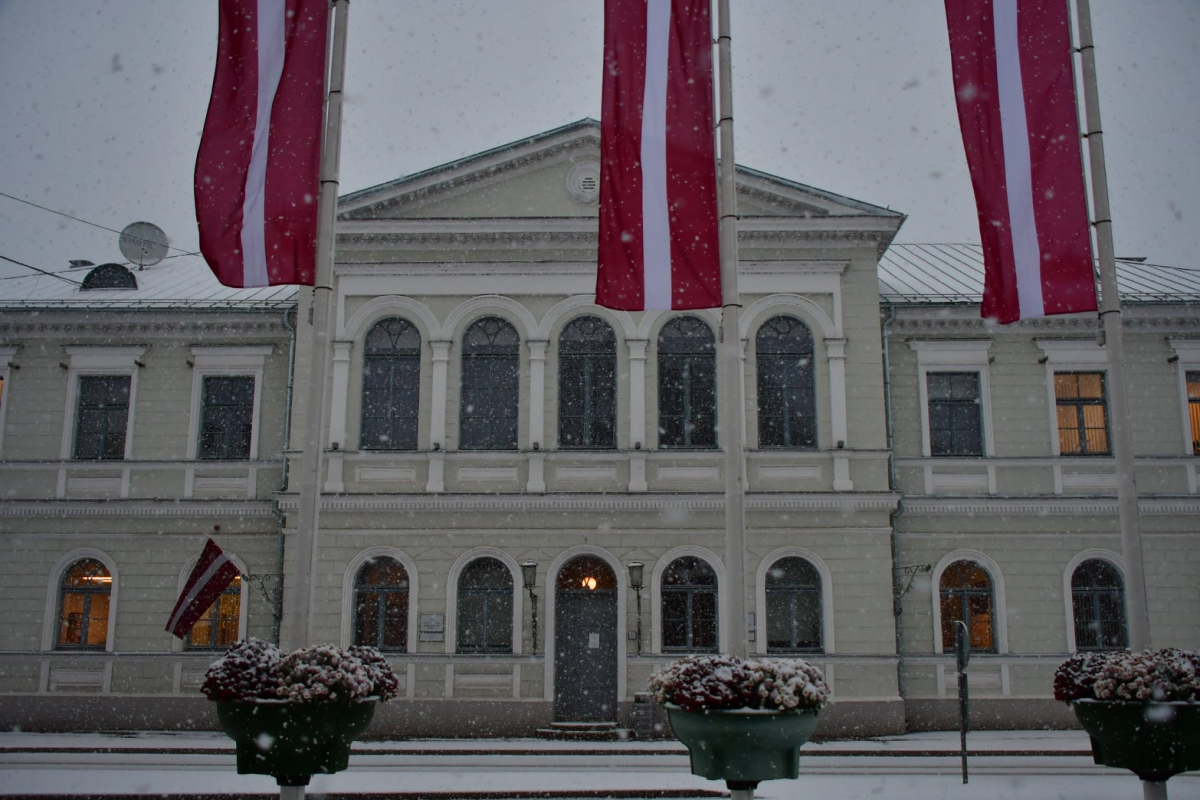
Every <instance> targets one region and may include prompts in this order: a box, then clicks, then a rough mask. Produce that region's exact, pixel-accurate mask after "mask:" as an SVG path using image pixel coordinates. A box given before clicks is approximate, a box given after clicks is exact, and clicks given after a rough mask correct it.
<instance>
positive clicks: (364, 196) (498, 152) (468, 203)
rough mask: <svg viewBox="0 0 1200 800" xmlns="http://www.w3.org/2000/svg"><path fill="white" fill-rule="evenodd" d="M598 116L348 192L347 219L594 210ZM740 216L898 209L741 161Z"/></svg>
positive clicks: (343, 208) (343, 210) (884, 213)
mask: <svg viewBox="0 0 1200 800" xmlns="http://www.w3.org/2000/svg"><path fill="white" fill-rule="evenodd" d="M599 166H600V123H599V122H597V121H596V120H593V119H583V120H580V121H578V122H574V123H572V124H570V125H565V126H563V127H561V128H556V129H554V130H551V131H547V132H545V133H542V134H538V135H537V136H532V137H530V138H528V139H522V140H520V141H517V142H513V143H511V144H507V145H503V146H501V147H497V148H494V149H492V150H487V151H485V152H482V153H478V154H476V155H473V156H468V157H466V158H463V159H459V160H458V161H453V162H450V163H449V164H444V165H442V166H439V167H434V168H433V169H429V170H425V171H424V172H419V173H416V174H414V175H409V176H407V177H404V178H400V179H397V180H394V181H390V182H388V183H384V184H380V185H378V186H374V187H371V188H369V189H363V190H361V191H358V192H354V193H352V194H348V195H345V196H343V197H342V198H341V199H340V201H339V212H338V216H339V218H340V219H343V220H381V221H382V220H422V219H460V220H461V219H492V220H497V219H504V218H514V219H517V218H519V219H530V218H572V217H574V218H580V217H594V216H596V215H597V214H598V213H599V204H598V202H597V194H598V176H599ZM738 214H739V216H741V217H783V218H797V217H799V218H812V217H839V216H855V217H862V216H880V217H895V218H897V219H899V218H901V217H902V215H901V214H899V213H898V212H895V211H891V210H888V209H884V208H880V207H879V206H874V205H870V204H869V203H863V202H860V201H857V200H852V199H850V198H847V197H842V196H840V195H836V194H833V193H830V192H825V191H823V190H820V189H814V188H812V187H809V186H804V185H803V184H799V183H795V182H792V181H788V180H784V179H782V178H778V177H776V176H773V175H769V174H767V173H765V172H759V171H757V170H752V169H748V168H746V167H740V166H739V167H738Z"/></svg>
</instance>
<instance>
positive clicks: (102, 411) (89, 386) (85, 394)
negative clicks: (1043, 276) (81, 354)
mask: <svg viewBox="0 0 1200 800" xmlns="http://www.w3.org/2000/svg"><path fill="white" fill-rule="evenodd" d="M131 381H132V379H131V378H130V376H128V375H81V376H80V377H79V409H78V418H77V420H76V425H75V458H77V459H86V460H101V461H109V460H121V459H123V458H125V430H126V426H127V425H128V423H129V389H130V384H131Z"/></svg>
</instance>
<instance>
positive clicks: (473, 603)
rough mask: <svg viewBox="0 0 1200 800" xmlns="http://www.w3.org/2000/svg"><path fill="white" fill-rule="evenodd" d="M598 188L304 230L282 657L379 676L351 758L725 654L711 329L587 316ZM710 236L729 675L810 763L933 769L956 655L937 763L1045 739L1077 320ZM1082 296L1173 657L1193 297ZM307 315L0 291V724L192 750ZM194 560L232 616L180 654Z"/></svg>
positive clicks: (1100, 553)
mask: <svg viewBox="0 0 1200 800" xmlns="http://www.w3.org/2000/svg"><path fill="white" fill-rule="evenodd" d="M598 158H599V126H598V125H597V124H596V123H595V122H593V121H590V120H584V121H581V122H579V123H575V124H572V125H568V126H565V127H563V128H560V129H557V130H553V131H550V132H548V133H545V134H542V135H539V136H536V137H533V138H531V139H527V140H524V141H521V142H517V143H514V144H511V145H507V146H504V147H500V148H497V149H495V150H492V151H488V152H485V153H482V154H479V155H477V156H472V157H470V158H466V159H463V160H460V161H457V162H454V163H451V164H447V165H444V166H442V167H438V168H435V169H432V170H429V171H427V172H423V173H418V174H416V175H412V176H409V177H406V178H403V179H400V180H396V181H393V182H390V183H386V184H382V185H380V186H377V187H374V188H372V189H368V190H364V191H361V192H357V193H354V194H351V195H347V196H345V197H343V198H342V200H341V204H340V215H339V221H338V243H337V257H336V265H335V275H334V286H333V288H334V292H333V296H334V303H335V310H334V314H333V320H334V332H333V340H334V341H333V345H332V351H333V360H332V369H331V371H330V375H329V380H328V381H327V385H326V403H325V405H326V408H327V412H326V414H325V418H324V419H323V420H322V429H323V431H324V435H325V441H324V452H323V467H322V473H321V487H322V500H321V512H320V533H319V539H318V550H317V553H318V558H317V569H316V578H317V580H316V584H315V586H314V589H313V601H312V625H313V630H314V639H315V640H316V641H331V642H335V643H339V644H342V645H349V644H353V643H356V642H359V643H368V644H373V645H375V646H377V647H379V648H380V649H381V650H383V651H384V652H385V653H386V654H387V655H388V657H389V659H390V660H391V662H392V663H393V665H394V667H395V668H396V670H397V672H398V673H399V675H400V676H401V681H402V684H403V689H402V692H401V697H400V698H399V699H398V700H396V701H394V702H393V703H390V704H388V705H387V706H385V707H384V708H383V709H381V713H380V714H379V715H378V716H377V722H376V726H377V727H376V730H377V731H378V732H380V733H393V734H398V735H500V734H504V735H530V734H532V733H533V732H534V731H535V730H537V729H539V728H546V727H550V726H551V725H552V724H553V723H557V724H558V726H559V728H560V729H567V730H570V729H571V728H572V727H573V726H580V725H593V726H604V725H609V726H611V725H613V724H616V725H621V726H628V725H629V724H630V720H631V716H632V715H633V713H634V707H635V705H637V704H635V702H634V699H635V695H636V694H637V693H638V692H640V691H642V690H643V688H644V687H645V684H646V680H647V678H648V676H649V675H650V673H651V672H652V671H653V670H654V669H655V668H656V667H657V666H659V665H661V664H663V663H665V662H666V661H668V660H670V659H671V658H674V657H676V656H677V655H678V654H682V653H705V652H717V651H719V650H722V649H725V647H726V642H725V640H724V636H725V632H726V631H727V629H728V624H727V619H726V602H725V601H726V599H727V597H726V595H727V592H726V584H727V576H726V573H725V567H724V565H723V561H724V559H723V552H724V551H723V547H724V546H723V537H724V512H723V483H722V477H721V472H722V468H723V458H722V454H721V450H720V447H721V446H722V436H721V431H720V430H719V426H718V425H717V414H716V402H717V400H716V398H717V397H718V393H717V384H718V382H719V381H721V380H723V377H722V376H720V374H719V372H720V370H719V369H718V365H717V360H716V346H717V337H718V333H719V325H718V323H719V312H716V311H712V312H710V311H702V312H688V313H666V312H647V313H625V312H614V311H610V310H607V309H603V308H599V307H597V306H595V305H594V304H593V303H592V291H593V288H594V281H595V231H596V213H597V202H596V201H597V190H598V175H599V171H598ZM738 202H739V208H738V210H739V215H740V217H741V220H740V223H739V241H738V250H739V261H740V275H741V277H740V289H741V296H742V302H743V313H742V331H741V345H742V353H743V369H742V373H743V390H744V396H745V406H746V415H745V418H744V426H745V434H746V442H747V452H746V474H747V480H748V495H747V499H746V509H747V511H746V516H747V521H746V528H747V534H746V537H747V553H746V574H745V575H744V576H743V581H744V586H745V591H746V608H747V610H748V611H749V622H750V628H751V631H752V645H753V647H752V649H754V650H755V651H756V652H758V653H769V654H789V653H790V654H801V655H802V656H803V657H805V658H807V659H809V660H810V661H812V662H813V663H815V664H816V665H818V666H819V667H820V668H821V669H822V671H823V672H824V674H825V676H826V678H827V680H828V681H829V683H830V685H831V686H832V688H833V691H834V698H835V702H834V703H833V704H832V705H831V707H830V708H829V709H828V710H827V712H825V713H824V714H823V715H822V726H823V732H825V733H826V734H829V735H834V734H840V733H861V734H866V733H886V732H895V731H900V730H903V729H905V727H906V726H907V727H910V728H912V727H916V728H920V727H939V726H946V725H950V724H952V723H953V719H954V716H953V715H954V713H955V709H956V703H955V701H954V699H953V698H954V680H953V657H952V656H951V655H949V654H948V653H949V646H948V645H949V642H950V639H949V638H948V636H952V633H950V632H951V631H952V630H953V627H954V622H955V621H958V620H962V621H963V622H965V623H967V626H968V629H969V631H970V637H971V643H972V646H973V649H974V650H975V652H976V655H975V657H973V660H972V663H971V679H972V695H973V699H974V701H975V704H976V708H977V709H978V711H979V719H978V720H977V722H978V723H981V724H990V725H998V726H1012V725H1024V724H1038V725H1041V724H1054V725H1060V724H1069V720H1068V718H1067V716H1066V715H1065V714H1064V713H1063V709H1061V708H1059V707H1058V706H1056V705H1055V704H1054V703H1053V702H1052V700H1051V699H1050V676H1051V675H1052V672H1053V668H1054V666H1056V665H1057V663H1059V662H1060V661H1061V660H1062V659H1063V658H1064V657H1065V655H1066V654H1067V653H1069V652H1072V651H1074V650H1077V649H1086V648H1102V647H1113V646H1120V645H1121V644H1122V643H1123V642H1124V638H1123V637H1124V621H1123V618H1122V616H1121V611H1120V608H1121V604H1122V597H1123V595H1122V592H1123V588H1122V587H1123V577H1122V574H1123V573H1122V570H1123V565H1122V563H1121V557H1120V545H1119V537H1118V533H1117V529H1116V503H1115V498H1114V496H1113V494H1114V493H1113V485H1114V484H1113V462H1112V459H1111V458H1110V457H1108V440H1107V437H1108V429H1107V425H1108V418H1107V410H1106V409H1107V406H1106V405H1105V394H1104V392H1105V390H1106V383H1105V371H1106V362H1105V361H1104V351H1103V349H1102V348H1101V347H1099V346H1098V345H1097V342H1096V324H1095V319H1094V317H1069V318H1055V319H1049V320H1044V321H1038V322H1034V323H1023V324H1019V325H1014V326H1009V327H1005V328H1001V327H997V326H994V325H988V324H986V323H984V322H982V321H980V320H979V319H978V302H979V287H980V285H981V277H982V276H981V263H980V261H981V259H980V255H979V252H978V248H972V247H968V246H945V245H941V246H916V245H893V244H892V239H893V237H894V235H895V233H896V231H897V230H898V229H899V227H900V225H901V223H902V222H903V216H902V215H901V214H898V213H896V212H894V211H890V210H887V209H884V208H880V207H877V206H873V205H870V204H867V203H863V202H859V201H856V200H851V199H849V198H846V197H842V196H839V195H836V194H832V193H829V192H825V191H821V190H817V189H814V188H811V187H808V186H804V185H801V184H797V183H793V182H791V181H787V180H783V179H781V178H778V177H775V176H771V175H766V174H763V173H760V172H755V171H753V170H749V169H739V173H738ZM1122 269H1123V279H1124V284H1123V290H1124V291H1125V292H1126V295H1127V297H1126V299H1127V301H1128V302H1129V305H1128V312H1127V316H1128V320H1129V321H1128V323H1127V327H1128V331H1129V339H1128V347H1129V350H1130V353H1131V375H1132V378H1133V380H1132V383H1133V386H1134V391H1135V393H1137V396H1136V397H1135V398H1134V408H1135V409H1137V410H1138V414H1137V415H1136V418H1135V421H1134V424H1135V442H1136V447H1137V451H1138V469H1139V472H1138V479H1139V484H1140V485H1141V489H1142V493H1143V500H1142V526H1143V530H1144V536H1145V543H1146V551H1147V563H1148V570H1147V571H1148V575H1149V584H1150V593H1151V596H1150V606H1151V613H1152V616H1153V621H1154V625H1155V628H1154V639H1155V643H1156V644H1162V645H1167V644H1171V645H1181V646H1195V643H1196V638H1197V634H1198V633H1200V623H1197V622H1196V618H1197V614H1196V612H1197V611H1198V610H1200V588H1198V586H1197V581H1196V578H1195V574H1196V566H1197V562H1200V545H1198V544H1197V541H1196V538H1195V537H1196V535H1197V529H1196V528H1197V525H1196V520H1197V519H1200V513H1198V512H1200V495H1198V488H1197V482H1198V475H1197V466H1198V465H1200V458H1198V457H1197V456H1196V453H1197V452H1200V450H1198V449H1197V445H1196V444H1195V441H1194V440H1195V439H1196V437H1197V432H1198V431H1200V411H1198V409H1200V316H1198V315H1197V312H1196V305H1195V303H1196V301H1197V300H1200V281H1197V280H1196V279H1195V278H1194V277H1192V274H1191V273H1187V272H1176V271H1171V270H1166V269H1163V268H1156V267H1151V266H1148V265H1144V264H1137V263H1132V262H1127V263H1124V264H1123V267H1122ZM80 284H82V285H80ZM310 302H311V293H310V292H309V291H308V290H302V291H296V290H294V289H288V288H276V289H270V290H259V291H250V290H246V291H234V290H226V289H221V288H220V287H218V286H217V285H216V284H215V282H214V281H213V279H212V278H211V277H210V275H209V273H208V271H207V269H206V268H205V267H203V265H202V264H200V263H199V261H198V259H195V258H180V259H173V260H172V259H168V260H167V261H164V262H163V263H162V264H159V265H156V266H154V267H150V268H147V269H144V270H141V271H129V270H127V269H125V268H123V267H120V266H117V265H102V266H101V267H98V268H95V269H90V270H79V271H75V272H69V273H66V274H64V275H63V276H62V278H58V279H56V278H49V277H44V276H37V277H29V278H21V279H16V280H10V281H6V282H3V285H2V286H0V310H2V314H3V316H2V318H0V380H3V392H4V393H3V395H2V402H0V486H2V487H3V489H2V492H0V547H2V548H3V558H2V559H0V575H2V579H3V581H4V585H5V587H6V599H7V603H6V606H7V611H8V613H7V614H6V615H5V617H4V618H3V620H0V723H2V724H4V725H7V726H10V727H11V726H20V727H22V728H24V729H62V728H103V727H107V728H120V727H147V726H149V727H206V726H211V725H212V724H213V715H212V714H211V712H210V711H209V709H208V706H207V703H206V701H204V700H203V699H202V698H200V696H199V695H198V693H197V691H196V689H197V687H198V685H199V683H200V681H201V679H202V676H203V672H204V669H205V668H206V666H207V664H208V663H209V661H211V660H212V658H213V657H214V653H216V652H219V650H220V649H221V648H222V647H224V646H226V645H227V644H228V643H230V642H232V641H235V640H237V639H238V638H243V637H245V636H248V635H252V636H258V637H260V638H271V637H273V636H275V635H277V633H278V624H279V620H280V615H279V606H278V604H277V603H276V600H277V593H276V592H275V591H274V590H275V589H276V588H277V586H278V577H279V576H280V575H283V576H284V579H283V583H284V585H285V587H286V585H287V583H288V582H289V580H294V579H293V577H292V575H293V566H292V564H293V560H294V558H293V557H294V553H293V550H294V541H295V534H296V523H297V518H298V511H297V509H298V497H297V494H296V486H297V485H298V478H297V477H296V473H295V472H294V470H298V468H299V465H300V460H301V453H300V452H299V449H298V445H297V443H298V442H299V441H300V440H301V437H300V436H299V435H298V432H301V431H303V430H304V427H305V424H306V422H305V420H306V414H307V411H308V409H307V408H306V392H305V391H303V390H304V389H305V387H306V386H307V372H308V370H307V364H308V361H309V348H310V345H311V340H312V335H311V333H312V332H311V328H310V327H309V321H308V320H309V307H310ZM1189 415H1190V416H1189ZM209 536H211V537H212V538H214V539H215V540H216V541H217V542H218V543H219V544H220V545H221V546H222V547H223V548H225V550H226V551H227V552H229V553H231V554H232V555H233V556H234V557H235V559H237V562H238V564H239V566H241V567H242V569H243V572H244V573H245V576H246V578H245V579H243V580H242V581H239V582H238V583H236V584H235V585H234V586H233V587H231V589H230V590H229V592H228V593H227V594H226V595H225V596H223V597H222V598H221V600H220V601H219V602H218V603H217V604H216V605H215V606H214V607H213V609H212V610H211V611H210V612H209V615H208V616H207V617H206V618H205V619H204V620H202V621H201V623H199V624H198V625H197V627H196V628H195V629H193V632H192V634H191V636H190V637H189V640H188V641H187V642H180V641H178V640H176V639H175V638H174V637H172V636H171V635H170V634H168V633H166V632H165V631H164V630H163V628H164V626H165V624H166V620H167V616H168V614H169V612H170V609H171V607H172V605H173V604H174V601H175V598H176V596H177V593H178V591H179V588H180V586H181V583H182V581H183V580H184V578H185V576H186V575H187V574H188V571H189V570H190V567H191V564H192V563H193V561H194V559H195V558H196V557H197V555H198V554H199V552H200V549H201V547H202V545H203V542H204V539H205V538H206V537H209ZM286 602H287V595H286V593H284V596H283V603H286Z"/></svg>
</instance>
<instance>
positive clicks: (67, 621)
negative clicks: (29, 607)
mask: <svg viewBox="0 0 1200 800" xmlns="http://www.w3.org/2000/svg"><path fill="white" fill-rule="evenodd" d="M111 596H112V575H111V574H109V571H108V568H107V567H105V566H104V565H103V564H101V563H100V562H99V561H96V560H95V559H92V558H85V559H81V560H79V561H76V562H75V563H74V564H72V565H71V566H70V567H68V568H67V570H66V571H65V572H64V573H63V577H62V584H61V589H60V591H59V610H58V647H59V649H63V650H66V649H72V650H75V649H81V650H103V649H104V647H105V645H106V644H108V613H109V598H110V597H111Z"/></svg>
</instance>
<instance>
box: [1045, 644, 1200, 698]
mask: <svg viewBox="0 0 1200 800" xmlns="http://www.w3.org/2000/svg"><path fill="white" fill-rule="evenodd" d="M1054 698H1055V699H1056V700H1061V701H1062V702H1064V703H1069V702H1071V701H1072V700H1127V701H1133V702H1138V701H1156V702H1160V703H1171V702H1183V703H1200V650H1197V651H1188V650H1179V649H1177V648H1173V647H1168V648H1166V649H1164V650H1159V651H1158V652H1157V653H1155V652H1151V651H1150V650H1146V651H1144V652H1141V653H1130V652H1126V651H1124V650H1116V651H1110V652H1100V653H1076V654H1075V655H1073V656H1071V657H1070V658H1069V659H1067V660H1066V661H1065V662H1063V664H1062V665H1061V666H1060V667H1059V668H1058V671H1057V672H1055V673H1054Z"/></svg>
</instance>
